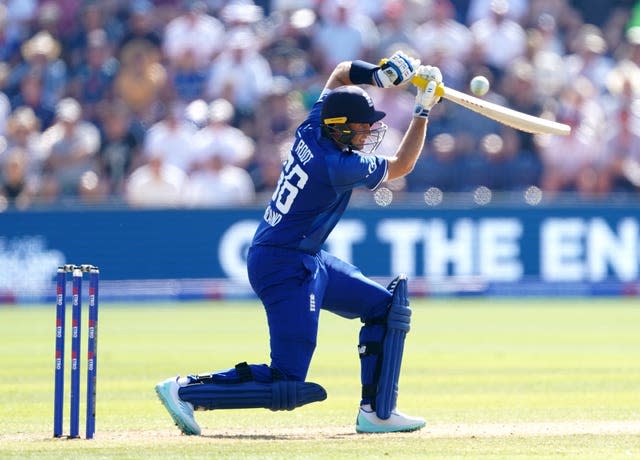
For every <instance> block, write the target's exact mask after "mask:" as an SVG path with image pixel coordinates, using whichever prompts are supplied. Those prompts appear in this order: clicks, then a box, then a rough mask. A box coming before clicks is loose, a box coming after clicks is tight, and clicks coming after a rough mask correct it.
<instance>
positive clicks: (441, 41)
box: [412, 0, 474, 74]
mask: <svg viewBox="0 0 640 460" xmlns="http://www.w3.org/2000/svg"><path fill="white" fill-rule="evenodd" d="M431 11H432V14H431V17H430V18H429V20H428V21H426V22H425V23H424V24H421V25H420V26H418V28H417V29H416V30H415V32H414V33H413V34H412V35H413V36H414V40H415V47H416V49H418V50H421V53H420V58H421V59H422V61H423V62H426V63H429V64H431V61H432V60H433V54H434V53H436V52H439V53H442V54H444V56H445V57H444V60H445V61H446V60H453V61H457V62H458V63H465V62H466V58H467V56H468V55H469V53H470V51H471V48H472V46H473V42H474V37H473V35H472V34H471V30H469V28H468V27H467V26H465V25H464V24H461V23H459V22H458V21H456V19H455V10H454V8H453V4H452V3H451V0H434V1H433V2H432V9H431ZM441 69H442V68H441ZM445 74H446V72H445Z"/></svg>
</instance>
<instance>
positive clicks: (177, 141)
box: [143, 103, 196, 174]
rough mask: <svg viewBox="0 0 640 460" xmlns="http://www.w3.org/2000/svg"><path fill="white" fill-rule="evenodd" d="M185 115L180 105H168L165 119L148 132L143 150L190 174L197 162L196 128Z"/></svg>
mask: <svg viewBox="0 0 640 460" xmlns="http://www.w3.org/2000/svg"><path fill="white" fill-rule="evenodd" d="M183 113H184V110H183V109H182V107H181V105H180V104H176V103H170V104H167V106H166V108H165V117H164V118H162V119H161V120H160V121H158V122H157V123H155V124H154V125H153V126H151V128H149V130H148V131H147V133H146V136H145V139H144V147H143V148H144V152H145V154H147V155H152V156H154V157H155V156H161V157H162V159H163V161H165V162H166V163H168V164H171V165H174V166H176V167H178V168H180V169H181V170H182V171H184V172H185V173H187V174H188V173H189V172H190V171H191V170H192V169H193V168H194V166H195V161H196V151H195V149H194V144H193V142H194V136H195V134H196V128H195V126H193V125H192V124H191V123H189V122H187V121H186V120H185V118H184V116H183Z"/></svg>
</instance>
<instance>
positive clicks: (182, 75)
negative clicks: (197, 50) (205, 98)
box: [170, 51, 207, 105]
mask: <svg viewBox="0 0 640 460" xmlns="http://www.w3.org/2000/svg"><path fill="white" fill-rule="evenodd" d="M170 78H171V85H172V97H174V98H176V99H178V100H179V101H180V102H181V103H183V104H185V105H187V104H188V103H190V102H193V101H195V100H197V99H199V98H200V97H201V96H202V94H203V93H204V88H205V84H206V81H207V72H206V70H205V69H204V68H202V67H199V66H198V65H196V60H195V57H194V55H193V53H192V52H190V51H185V52H184V53H183V54H182V55H181V56H180V57H179V58H176V59H175V60H174V63H173V67H172V68H171V70H170Z"/></svg>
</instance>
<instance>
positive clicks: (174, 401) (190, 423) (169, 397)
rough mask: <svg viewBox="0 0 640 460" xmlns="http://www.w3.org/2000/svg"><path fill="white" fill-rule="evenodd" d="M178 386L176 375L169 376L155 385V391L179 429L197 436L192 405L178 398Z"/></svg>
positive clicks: (196, 425)
mask: <svg viewBox="0 0 640 460" xmlns="http://www.w3.org/2000/svg"><path fill="white" fill-rule="evenodd" d="M179 388H180V385H178V377H171V378H168V379H167V380H165V381H164V382H160V383H158V384H157V385H156V393H157V395H158V398H160V402H161V403H162V405H163V406H164V407H165V409H167V411H168V412H169V415H171V418H172V419H173V421H174V422H175V424H176V426H177V427H178V428H180V431H182V433H184V434H186V435H190V436H191V435H196V436H197V435H199V434H200V427H199V426H198V423H197V422H196V419H195V418H194V417H193V405H192V404H191V403H188V402H185V401H183V400H182V399H180V396H179V395H178V389H179Z"/></svg>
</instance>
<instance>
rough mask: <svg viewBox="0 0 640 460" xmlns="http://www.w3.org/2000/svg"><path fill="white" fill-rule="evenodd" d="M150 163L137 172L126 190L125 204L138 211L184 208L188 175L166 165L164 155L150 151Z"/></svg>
mask: <svg viewBox="0 0 640 460" xmlns="http://www.w3.org/2000/svg"><path fill="white" fill-rule="evenodd" d="M146 158H147V163H146V164H144V165H142V166H140V167H138V168H136V169H135V170H134V171H133V173H131V176H130V177H129V178H128V180H127V183H126V186H125V190H126V191H125V196H126V201H127V203H128V204H129V205H130V206H133V207H136V208H172V207H178V206H181V205H182V204H183V195H184V189H185V185H186V183H187V180H188V176H187V174H186V173H185V172H184V171H183V170H182V169H180V168H178V167H176V166H174V165H172V164H169V163H167V162H166V161H165V160H164V157H163V153H162V152H160V151H158V150H150V151H148V152H147V155H146Z"/></svg>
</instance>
